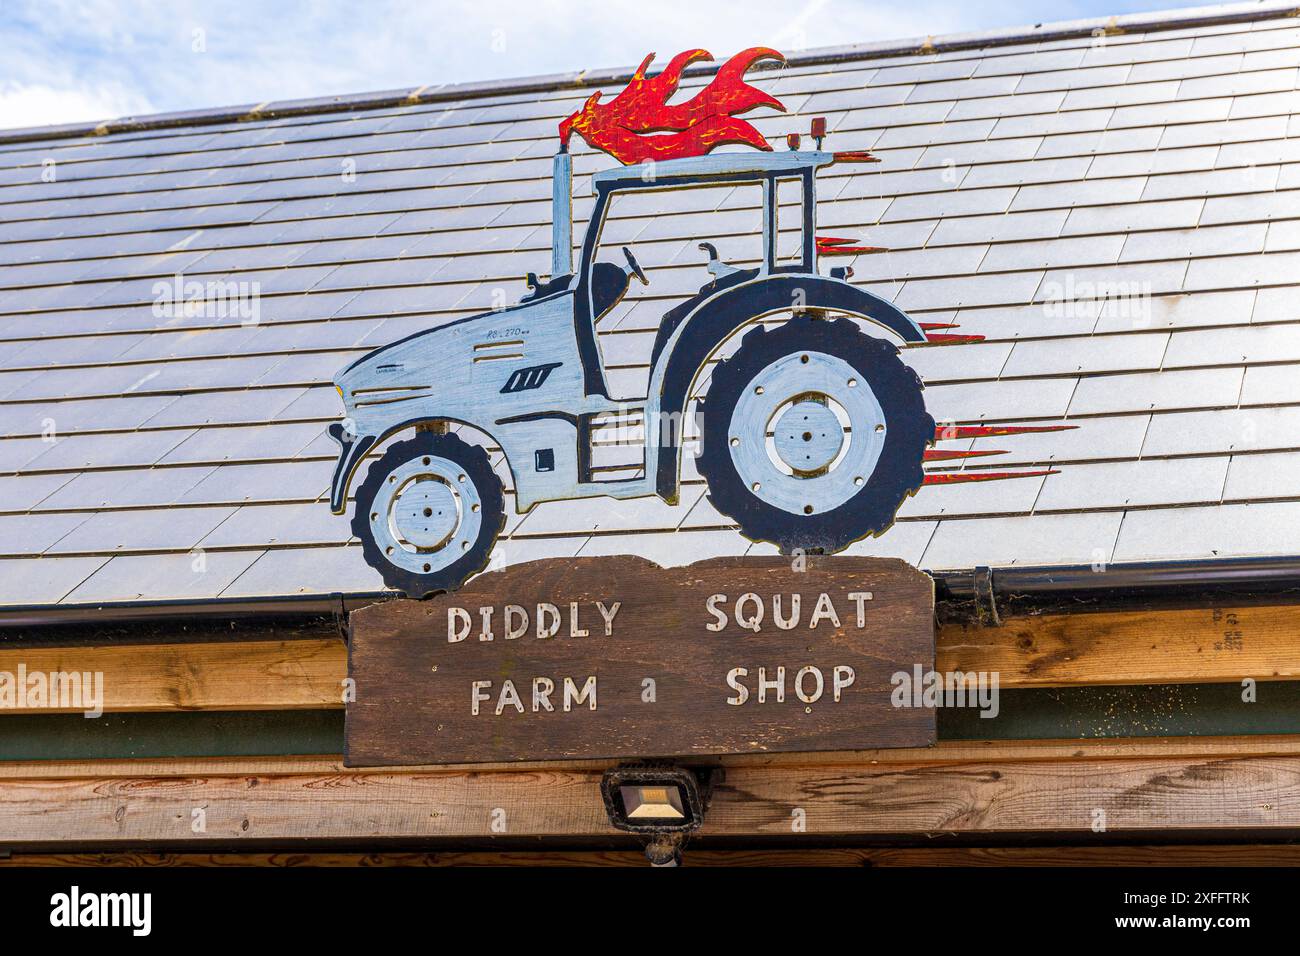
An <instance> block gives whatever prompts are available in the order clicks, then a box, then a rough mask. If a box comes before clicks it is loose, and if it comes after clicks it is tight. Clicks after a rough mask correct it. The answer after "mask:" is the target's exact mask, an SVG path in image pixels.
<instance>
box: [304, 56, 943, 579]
mask: <svg viewBox="0 0 1300 956" xmlns="http://www.w3.org/2000/svg"><path fill="white" fill-rule="evenodd" d="M701 56H703V57H707V54H704V53H703V51H692V52H691V53H688V54H683V55H682V56H680V57H678V58H677V59H675V60H674V61H673V63H672V64H671V65H670V67H669V68H668V69H667V70H665V71H664V73H662V74H660V75H659V76H657V77H655V78H653V79H651V80H647V79H645V78H644V71H645V67H646V65H648V63H649V58H647V61H646V63H645V64H642V67H641V69H640V70H638V71H637V74H636V76H635V77H634V78H633V81H632V83H631V84H629V87H628V90H626V91H624V93H623V94H620V96H619V97H618V98H616V99H615V100H614V101H612V102H611V103H610V104H609V105H608V106H601V104H600V103H599V102H598V96H597V97H593V98H592V99H591V100H589V101H588V102H587V104H586V105H585V106H584V108H583V110H581V111H579V112H578V113H575V114H574V116H572V117H570V118H569V119H568V120H565V122H564V123H563V124H562V128H561V130H562V135H563V137H564V138H565V142H564V145H562V147H561V151H560V153H559V154H558V155H557V156H556V159H555V182H554V197H555V202H554V223H553V227H554V239H553V250H552V253H553V262H552V266H553V267H552V272H551V277H550V279H549V280H548V281H545V282H539V281H537V280H536V279H533V278H531V277H530V285H531V290H530V292H529V293H528V294H526V295H525V296H523V298H522V299H521V301H520V302H519V303H518V304H517V305H514V306H511V307H508V308H503V309H499V310H495V311H491V312H485V313H483V314H481V315H475V316H471V317H469V318H464V319H460V320H458V321H454V322H451V323H448V324H446V325H442V326H439V327H437V328H434V329H430V330H428V331H424V332H420V333H417V334H415V335H412V336H410V337H408V338H406V339H403V340H401V341H398V342H394V343H392V344H390V345H386V346H384V347H382V348H379V349H376V350H375V351H373V352H371V353H370V354H369V355H366V356H365V357H364V358H361V359H359V360H358V361H356V362H354V363H352V364H351V365H350V366H348V367H347V368H346V369H344V370H343V371H342V372H340V373H339V375H338V376H337V378H336V379H335V384H336V385H337V387H338V390H339V393H340V395H341V396H342V399H343V403H344V408H345V414H346V418H345V419H344V421H343V422H342V423H336V424H335V425H333V426H331V428H330V434H331V435H332V436H333V437H334V438H335V440H336V441H338V443H339V445H340V447H341V453H340V456H339V460H338V465H337V468H336V470H335V473H334V481H333V487H332V494H331V506H332V508H333V510H334V511H335V512H336V513H340V514H342V513H343V512H344V511H345V508H346V503H347V494H348V488H349V485H350V483H351V480H352V476H353V474H354V473H355V472H356V471H357V470H358V466H359V465H360V464H361V462H362V460H363V459H365V458H366V456H367V454H368V453H369V452H370V451H371V450H372V449H374V448H376V447H377V446H378V445H380V443H382V442H384V441H385V440H386V439H388V438H389V437H390V436H393V435H395V434H397V433H398V432H401V431H404V430H408V429H413V430H414V434H413V435H412V437H410V438H408V439H406V440H403V441H398V442H396V443H393V444H391V445H389V446H388V447H387V449H386V450H385V451H384V453H383V455H382V456H380V457H379V458H377V459H376V460H374V461H373V462H372V463H371V464H370V466H369V470H368V472H367V474H366V477H365V480H364V481H363V482H362V483H361V485H360V487H359V488H358V489H357V492H356V511H355V515H354V517H353V521H352V529H353V533H354V534H355V535H356V536H357V538H359V539H360V541H361V543H362V546H363V548H364V552H365V557H366V560H367V561H368V562H369V563H370V564H371V565H372V566H373V567H375V568H376V569H378V570H379V572H380V573H381V574H382V576H383V579H384V581H385V582H386V583H387V584H388V585H389V586H390V587H392V588H394V589H396V590H398V591H402V592H404V593H405V594H407V595H409V596H411V597H423V596H426V595H429V594H431V593H435V592H439V591H445V590H450V589H454V588H456V587H458V586H459V585H460V584H462V583H463V582H464V581H465V580H466V579H467V578H469V577H470V576H471V575H472V574H474V573H475V572H477V571H479V570H481V569H482V568H483V567H484V566H485V564H486V563H487V561H488V559H489V556H490V554H491V551H492V547H493V543H494V542H495V540H496V538H497V535H498V534H499V533H500V531H501V529H502V527H503V525H504V521H505V515H504V507H505V495H504V491H503V485H502V481H501V479H500V478H499V477H498V475H497V473H496V472H495V471H494V469H493V467H492V464H491V463H490V461H489V458H488V453H487V451H486V449H485V448H483V447H481V446H476V445H471V444H468V443H467V442H466V441H464V440H462V438H460V437H458V435H456V434H452V433H451V432H449V431H447V428H446V426H447V425H448V424H461V425H467V426H470V427H472V428H473V429H475V430H477V431H479V432H482V433H484V434H486V435H487V436H489V437H490V440H491V441H492V442H494V443H495V444H496V445H497V446H499V447H500V448H501V450H502V452H503V453H504V456H505V464H506V466H507V467H508V470H509V474H510V477H511V479H512V481H513V485H514V491H515V505H514V506H515V508H516V509H517V510H518V511H519V512H520V513H524V512H527V511H528V510H529V509H531V508H532V507H533V506H534V505H536V504H537V503H539V502H544V501H551V500H557V499H573V498H587V497H596V496H602V495H604V496H610V497H613V498H635V497H643V496H648V495H658V496H659V497H661V498H662V499H663V500H664V501H666V502H669V503H670V504H671V503H676V501H677V498H678V486H679V482H680V471H681V458H682V454H683V443H684V441H685V440H686V438H687V429H686V428H685V425H686V423H687V422H686V415H687V413H688V407H692V406H693V402H692V396H693V395H695V394H696V390H697V387H698V386H699V385H700V384H701V383H702V381H703V379H704V378H705V377H706V376H707V375H708V374H709V370H710V368H711V378H710V379H709V383H708V390H707V395H706V396H705V398H704V400H703V411H702V415H700V416H699V418H698V424H699V430H700V436H699V441H700V451H699V458H698V460H697V468H698V471H699V473H700V474H701V476H702V477H703V478H704V479H705V481H706V482H707V484H708V493H709V498H710V500H711V502H712V503H713V505H714V507H716V508H717V509H718V511H720V512H721V513H723V514H724V515H727V516H729V517H730V518H732V519H734V520H735V522H736V523H737V524H738V525H739V527H740V531H741V532H742V533H743V534H744V535H746V536H747V537H749V538H751V539H754V540H761V541H769V542H773V543H775V544H776V545H778V546H779V547H780V548H781V549H782V550H783V551H785V552H789V551H792V550H794V549H805V550H809V551H821V552H825V553H831V552H835V551H839V550H841V549H843V548H845V547H846V546H847V545H849V544H850V543H852V542H854V541H856V540H858V539H860V538H863V537H866V536H868V535H873V534H879V533H881V532H882V531H884V530H885V529H886V528H888V527H889V526H890V524H891V523H892V522H893V520H894V515H895V513H896V512H897V510H898V508H899V506H900V505H901V504H902V502H903V501H904V500H905V499H906V498H907V497H908V496H909V495H911V494H912V493H914V492H915V491H916V490H917V489H918V488H919V487H920V486H921V484H922V482H923V480H924V473H923V470H922V461H923V457H924V454H925V450H926V448H927V446H928V445H929V444H930V443H931V442H933V440H934V437H935V426H934V421H933V420H932V419H931V417H930V416H929V414H927V412H926V410H925V403H924V401H923V398H922V385H921V382H920V380H919V379H918V377H917V376H916V374H915V373H914V372H913V371H912V370H911V369H910V368H908V367H907V366H906V365H904V364H903V363H902V361H900V359H899V357H898V347H897V346H896V345H895V344H894V343H895V342H902V343H906V344H910V343H921V342H925V341H926V335H925V332H923V331H922V329H921V327H920V326H919V325H918V324H917V323H916V322H914V321H913V320H912V319H911V318H909V317H908V316H907V315H905V314H904V313H903V312H901V311H900V310H899V309H897V308H896V307H894V306H893V305H892V304H890V303H889V302H887V301H885V300H883V299H881V298H879V297H877V296H875V295H872V294H871V293H870V292H867V291H865V290H863V289H860V288H857V287H856V286H854V285H851V284H850V283H849V282H848V281H847V277H848V274H849V270H846V269H833V270H831V275H829V276H825V275H822V274H820V272H819V271H818V256H819V254H822V255H824V254H826V253H827V252H829V251H838V250H833V249H832V248H831V246H832V245H833V244H835V243H840V242H842V240H824V239H818V237H817V236H816V233H815V220H816V199H815V177H816V174H817V173H818V171H819V170H822V169H824V168H825V167H827V166H830V165H832V164H834V163H837V162H864V161H871V157H869V156H867V155H866V154H863V153H833V152H823V151H821V150H820V149H817V150H814V151H803V150H800V149H799V148H798V137H795V136H791V137H790V138H789V141H790V146H791V149H790V150H788V151H782V152H772V151H771V148H770V147H769V146H767V144H766V142H765V141H763V140H762V139H761V137H759V135H758V133H757V131H756V130H753V127H752V126H750V125H749V124H748V123H745V122H744V121H742V120H739V119H736V118H735V116H734V115H732V114H734V113H735V112H738V111H743V110H747V109H751V108H753V107H754V106H756V105H763V104H766V105H774V104H775V105H777V106H779V104H777V103H776V101H775V100H772V99H771V97H768V96H766V95H765V94H760V93H758V91H756V90H753V88H752V87H749V86H748V85H746V84H744V83H743V82H742V80H741V79H740V77H741V74H743V72H744V70H745V69H746V68H747V67H748V66H749V64H750V63H751V62H752V61H753V60H754V59H756V58H761V57H779V54H775V53H774V52H773V51H768V50H757V51H746V53H744V54H740V55H738V56H737V57H736V58H734V59H733V60H732V61H731V62H730V63H728V64H727V65H725V66H723V67H722V68H721V70H720V71H719V73H718V76H717V78H715V79H714V81H713V82H712V83H710V84H709V85H708V86H707V87H705V89H704V90H702V91H701V92H700V93H698V94H697V95H696V96H695V97H694V98H693V99H692V100H690V101H688V102H687V103H684V104H682V105H680V106H667V105H665V104H666V102H667V98H668V97H669V96H671V95H672V93H673V92H675V90H676V87H677V79H678V77H679V76H680V73H681V70H682V68H683V67H684V66H685V64H686V63H688V62H690V60H691V59H700V58H701ZM745 91H752V93H746V92H745ZM754 94H757V95H754ZM697 101H699V102H698V103H697ZM692 104H695V105H692ZM602 111H609V112H602ZM574 131H576V132H578V133H579V135H581V136H583V138H584V139H587V140H588V141H589V142H593V143H597V144H599V145H601V146H602V148H604V149H606V151H608V152H611V153H612V154H613V155H615V156H616V157H619V158H623V159H637V158H643V159H644V161H642V162H636V163H634V164H633V165H628V166H624V167H621V168H614V169H610V170H606V171H603V172H599V173H596V174H595V175H594V176H593V177H592V193H593V195H594V205H593V207H592V211H591V216H590V221H589V222H588V225H587V231H586V235H585V237H584V239H583V241H582V245H581V251H580V254H579V257H578V262H577V267H576V268H573V266H572V263H571V259H572V252H571V249H572V238H571V204H570V195H571V185H570V180H571V166H570V163H571V158H570V153H569V152H568V149H567V139H568V137H569V135H570V134H571V133H572V132H574ZM656 131H657V132H660V133H665V132H666V133H667V135H658V136H650V135H648V134H650V133H652V132H656ZM749 131H752V133H751V132H749ZM813 135H814V136H815V137H817V138H818V139H819V140H820V137H821V136H822V135H824V129H820V128H819V127H818V125H817V124H815V125H814V130H813ZM646 140H659V141H661V142H659V143H655V144H651V145H653V150H652V152H650V153H647V152H646V148H647V147H646V143H645V141H646ZM669 141H671V143H670V142H669ZM739 142H745V143H748V144H750V145H753V146H759V147H760V148H762V149H764V151H763V152H756V153H755V152H745V153H737V152H728V153H719V154H714V155H700V153H703V152H707V150H710V149H712V148H714V147H715V146H717V145H721V144H722V143H739ZM819 145H820V143H819ZM633 147H635V148H633ZM647 157H648V158H647ZM710 185H725V186H735V185H751V186H757V187H758V189H759V191H761V196H762V199H761V214H762V223H763V226H762V256H761V259H760V260H759V261H758V262H757V264H749V263H747V264H745V265H744V267H741V266H737V265H731V264H727V263H725V262H722V261H720V260H719V259H718V258H717V257H716V255H714V254H713V249H712V247H711V246H708V244H703V245H704V246H705V248H706V251H708V252H709V254H710V255H709V262H708V266H709V272H710V275H711V278H710V281H708V282H707V283H706V284H705V285H703V286H702V287H701V288H700V289H699V290H698V291H697V292H696V293H695V294H694V295H692V296H690V297H689V298H687V299H686V300H685V301H683V302H680V303H678V304H676V305H675V306H674V307H673V308H672V309H671V310H669V311H667V312H666V313H665V314H664V315H663V317H662V320H661V322H660V324H659V327H658V332H657V335H656V337H655V340H654V345H653V349H652V352H651V356H650V373H649V385H648V389H647V393H646V397H645V398H644V399H643V400H641V401H640V402H639V403H638V411H639V417H640V420H641V422H642V424H643V428H642V431H643V434H644V446H643V448H642V449H641V453H642V458H641V465H642V467H641V469H640V470H639V472H637V473H636V474H635V476H634V477H631V478H626V477H622V478H619V479H617V480H601V472H600V471H598V470H596V469H594V468H593V464H592V455H591V451H592V431H593V426H594V425H595V424H596V423H598V422H600V421H601V420H602V419H604V418H608V417H611V416H626V415H627V414H628V411H629V409H628V403H627V402H626V401H615V400H614V399H612V398H611V393H610V389H609V387H608V385H607V380H606V368H605V364H604V361H603V358H602V355H601V346H600V343H599V342H598V339H597V335H596V324H597V322H598V321H599V320H600V319H601V318H602V316H605V315H606V314H607V313H609V311H610V310H611V309H613V308H614V307H615V305H617V304H618V303H619V302H620V300H622V299H623V297H624V296H625V294H626V293H627V291H628V289H629V287H630V283H631V281H632V280H636V281H637V282H640V283H643V284H645V283H649V282H650V281H652V279H653V275H652V274H648V273H647V272H646V270H644V269H642V267H641V266H640V264H639V263H638V262H637V258H636V256H635V254H634V253H633V251H632V250H631V249H630V248H627V247H626V246H624V247H622V249H621V258H622V259H623V261H622V262H621V263H620V262H607V261H603V260H602V259H601V258H600V253H599V244H600V243H599V240H600V236H601V230H602V227H604V225H605V223H606V219H607V216H608V215H609V212H610V209H611V205H612V204H613V203H615V202H617V201H618V199H619V198H620V197H625V196H628V195H641V196H642V197H643V198H644V195H645V194H647V193H655V192H658V191H664V190H675V189H683V188H690V187H701V186H710ZM778 187H785V188H784V190H783V191H782V198H783V200H786V201H788V199H787V193H788V191H789V190H790V189H791V188H793V189H797V190H798V191H800V192H801V194H802V195H801V200H800V205H799V206H798V207H797V208H798V209H799V210H800V221H799V223H798V226H799V240H800V245H799V248H798V249H797V250H796V251H795V252H794V253H793V254H791V255H782V256H778V247H777V239H778V229H777V213H778V202H777V194H778ZM760 320H761V322H760ZM746 328H748V331H745V330H746ZM868 330H869V331H870V332H873V333H883V334H884V335H886V336H888V338H886V337H881V336H880V335H878V334H868ZM738 336H739V337H740V343H739V347H738V348H736V349H735V351H734V352H731V353H730V354H729V355H728V357H727V358H726V359H725V360H723V361H720V362H715V361H714V360H715V359H716V358H717V356H718V353H719V352H720V351H723V350H724V344H726V343H728V341H729V340H731V344H732V345H734V344H735V339H736V338H737V337H738ZM691 410H692V412H694V409H693V408H692V409H691Z"/></svg>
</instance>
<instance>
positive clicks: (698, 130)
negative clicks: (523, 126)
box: [560, 46, 785, 165]
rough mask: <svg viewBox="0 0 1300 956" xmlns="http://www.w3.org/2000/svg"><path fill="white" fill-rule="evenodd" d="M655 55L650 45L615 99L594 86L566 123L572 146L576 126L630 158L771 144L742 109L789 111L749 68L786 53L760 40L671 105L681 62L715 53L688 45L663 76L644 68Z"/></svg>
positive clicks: (598, 144)
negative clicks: (755, 81) (751, 80)
mask: <svg viewBox="0 0 1300 956" xmlns="http://www.w3.org/2000/svg"><path fill="white" fill-rule="evenodd" d="M654 58H655V55H654V54H653V53H651V54H650V55H649V56H647V57H646V58H645V59H644V60H642V61H641V65H640V66H639V67H637V71H636V73H634V74H633V75H632V79H631V80H630V81H629V82H628V84H627V87H626V88H624V90H623V91H622V92H621V93H619V94H618V96H616V97H615V98H614V99H613V100H611V101H610V102H609V103H601V102H600V97H601V94H600V93H593V94H592V95H591V97H590V98H589V99H588V100H587V102H586V103H584V104H583V107H582V109H580V110H579V111H578V112H576V113H574V114H573V115H572V116H570V117H569V118H568V119H566V120H565V121H564V122H562V123H561V124H560V141H561V142H562V143H564V144H565V145H566V146H567V145H568V143H569V138H570V137H571V136H572V134H573V133H574V132H576V133H577V134H578V135H579V136H581V137H582V138H583V139H584V140H586V141H587V143H588V144H589V145H591V146H594V147H595V148H596V149H600V150H604V151H605V152H606V153H609V154H610V155H611V156H613V157H614V158H615V159H617V160H619V161H620V162H622V163H624V164H625V165H630V164H632V163H641V162H645V161H646V160H648V159H653V160H665V159H677V158H679V157H684V156H703V155H704V154H705V153H708V152H709V151H710V150H713V149H715V148H717V147H718V146H722V145H724V144H727V143H744V144H746V145H749V146H753V147H754V148H755V149H762V150H767V151H769V152H770V151H771V149H772V147H771V146H770V145H768V143H767V141H766V140H765V139H763V136H762V134H761V133H759V131H758V130H757V129H755V128H754V127H753V126H752V125H751V124H749V123H747V122H745V121H744V120H742V119H737V118H736V117H737V115H738V114H740V113H745V112H748V111H749V110H752V109H755V108H756V107H759V106H771V107H773V108H774V109H778V110H781V111H782V112H785V107H784V106H783V105H782V104H781V102H780V100H778V99H776V98H775V97H773V96H769V95H768V94H767V93H764V92H763V91H762V90H758V89H755V88H754V87H752V86H750V85H749V84H748V83H746V82H745V81H744V74H745V71H746V70H748V69H749V68H750V67H751V66H752V65H753V64H754V63H756V62H757V61H759V60H777V61H779V62H782V63H784V62H785V57H784V56H782V55H781V54H780V53H778V52H777V51H776V50H771V49H768V48H767V47H761V46H756V47H752V48H750V49H748V50H744V51H742V52H740V53H737V54H736V55H735V56H733V57H732V58H731V59H730V60H728V61H727V62H726V63H724V64H723V65H722V66H721V67H719V69H718V73H717V75H716V76H715V77H714V78H713V80H712V81H710V83H709V85H708V86H706V87H704V89H702V90H700V91H699V92H698V93H696V94H695V95H694V96H693V97H691V98H690V99H689V100H687V101H686V102H685V103H680V104H677V105H671V106H670V105H669V103H668V100H669V99H671V98H672V96H673V94H674V93H676V92H677V84H678V83H679V82H680V81H681V78H682V70H684V69H685V68H686V67H687V66H688V65H690V64H691V63H695V62H697V61H700V60H712V59H713V56H712V54H710V53H709V52H708V51H707V50H687V51H686V52H685V53H679V54H677V56H675V57H673V59H672V62H671V63H669V64H668V66H667V67H665V69H664V71H663V72H662V73H660V74H659V75H658V76H655V77H652V78H649V79H647V78H646V75H645V71H646V68H647V67H649V66H650V63H651V61H652V60H654ZM652 134H658V135H652Z"/></svg>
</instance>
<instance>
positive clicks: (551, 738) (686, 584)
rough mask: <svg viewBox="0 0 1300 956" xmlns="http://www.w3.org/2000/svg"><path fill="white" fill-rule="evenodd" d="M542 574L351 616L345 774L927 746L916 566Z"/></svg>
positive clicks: (587, 567)
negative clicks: (910, 683) (903, 699)
mask: <svg viewBox="0 0 1300 956" xmlns="http://www.w3.org/2000/svg"><path fill="white" fill-rule="evenodd" d="M805 561H806V568H805V569H804V570H796V569H795V567H794V566H793V565H794V564H795V562H794V559H792V558H788V557H760V558H717V559H713V560H709V561H702V562H700V563H697V564H693V565H689V566H687V567H679V568H660V567H658V566H657V565H655V564H653V563H651V562H649V561H647V560H645V559H643V558H637V557H613V558H576V559H564V560H557V559H552V560H545V561H535V562H531V563H528V564H522V565H516V566H514V567H512V568H509V569H507V570H505V571H497V572H492V573H488V574H482V575H479V576H478V577H476V578H474V579H473V580H471V581H470V583H469V584H468V585H467V586H466V587H464V588H462V589H461V590H459V591H455V592H453V593H450V594H444V595H441V596H439V597H436V598H434V599H432V600H428V601H403V600H395V601H391V602H388V603H384V604H376V605H372V606H370V607H366V608H362V609H361V610H358V611H354V612H353V613H352V615H351V624H350V630H351V637H350V642H349V672H350V674H351V677H352V678H353V680H354V681H355V685H354V688H355V700H353V701H351V702H349V703H348V705H347V742H346V751H345V759H344V762H345V763H346V764H347V765H348V766H384V765H398V764H437V763H476V762H485V761H512V760H557V759H571V758H637V757H685V756H697V755H713V754H739V753H776V752H788V751H823V750H858V749H867V748H876V747H917V746H925V745H928V744H932V743H933V742H934V740H935V713H934V710H933V708H926V707H910V706H905V707H895V706H894V705H893V703H892V702H891V692H892V690H893V686H892V685H891V678H893V676H894V675H895V674H897V673H899V672H905V673H907V674H912V673H913V672H914V669H915V668H917V667H920V668H921V669H922V670H924V671H927V672H928V671H930V670H931V669H932V668H933V667H934V584H933V582H932V580H931V579H930V578H929V577H928V576H927V575H925V574H923V573H922V572H920V571H918V570H916V569H915V568H912V567H910V566H908V565H907V564H904V563H903V562H902V561H896V560H887V559H877V558H857V557H811V558H807V559H805Z"/></svg>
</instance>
